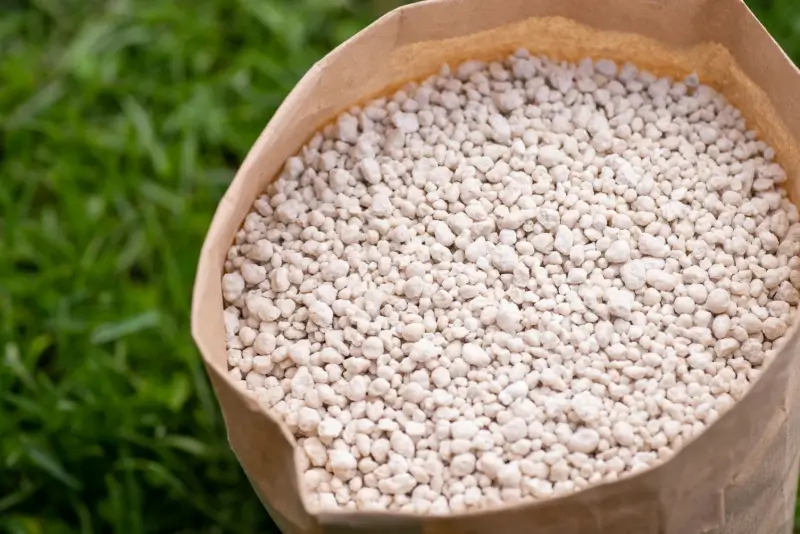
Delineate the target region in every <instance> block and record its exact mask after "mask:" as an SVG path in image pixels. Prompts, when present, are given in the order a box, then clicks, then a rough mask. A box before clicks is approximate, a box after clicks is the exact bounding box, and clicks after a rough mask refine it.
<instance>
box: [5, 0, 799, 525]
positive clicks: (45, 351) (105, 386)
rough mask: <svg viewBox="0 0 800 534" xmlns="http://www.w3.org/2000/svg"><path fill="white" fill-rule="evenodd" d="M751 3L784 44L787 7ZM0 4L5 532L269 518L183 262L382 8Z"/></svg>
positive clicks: (791, 21)
mask: <svg viewBox="0 0 800 534" xmlns="http://www.w3.org/2000/svg"><path fill="white" fill-rule="evenodd" d="M390 1H391V0H390ZM753 4H754V6H755V7H756V8H757V9H758V11H759V14H760V15H761V16H762V19H763V20H764V21H765V23H766V24H767V25H768V26H769V28H770V29H771V31H773V32H774V35H776V37H777V38H778V39H779V40H780V42H781V43H782V44H783V46H784V47H785V48H786V50H787V51H788V52H789V53H791V54H792V55H793V57H795V58H800V4H797V3H796V1H795V0H776V1H774V2H768V1H766V0H764V1H761V2H753ZM0 6H2V7H0V12H2V15H0V532H2V531H7V532H9V533H15V534H16V533H19V534H23V533H24V534H39V533H47V534H51V533H55V534H59V533H62V532H65V533H66V532H80V533H87V534H88V533H107V532H117V533H130V534H138V533H188V532H204V533H223V532H225V533H228V532H237V533H238V532H243V533H250V532H269V531H271V529H273V528H274V527H272V526H271V523H270V521H269V519H268V518H267V516H266V514H265V513H264V512H263V510H262V508H261V506H260V504H259V503H258V501H257V500H256V498H255V497H254V496H253V494H252V492H251V490H250V488H249V486H248V484H247V482H246V480H245V478H244V476H243V475H242V473H241V471H240V469H239V467H238V465H237V464H236V462H235V460H234V458H233V456H232V455H231V453H230V451H229V449H228V447H227V444H226V440H225V431H224V427H223V424H222V420H221V418H220V416H219V414H218V411H217V408H216V405H215V400H214V398H213V394H212V392H211V390H210V388H209V385H208V382H207V380H206V377H205V374H204V370H203V368H202V366H201V364H200V360H199V358H198V357H197V354H196V351H195V349H194V346H193V344H192V341H191V339H190V337H189V325H188V316H189V298H190V297H189V295H190V288H191V284H192V279H193V274H194V268H195V263H196V258H197V255H198V251H199V248H200V244H201V242H202V238H203V235H204V232H205V230H206V227H207V225H208V223H209V221H210V218H211V215H212V213H213V210H214V208H215V206H216V202H217V201H218V199H219V198H220V197H221V195H222V193H223V191H224V190H225V187H226V185H227V184H228V183H229V181H230V179H231V177H232V176H233V173H234V171H235V168H236V166H237V165H238V163H239V162H240V161H241V160H242V158H243V157H244V155H245V153H246V151H247V149H248V148H249V146H250V145H251V143H252V142H253V141H254V139H255V138H256V136H257V135H258V133H259V132H260V130H261V129H262V127H263V126H264V124H265V123H266V122H267V121H268V119H269V117H270V115H271V114H272V112H273V111H274V110H275V108H276V106H277V105H278V104H279V103H280V102H281V100H282V98H283V97H284V96H285V94H286V93H287V92H288V91H289V89H290V88H291V87H292V86H293V85H294V83H295V82H296V81H297V80H298V79H299V77H300V76H301V75H302V74H303V72H305V70H306V69H307V68H308V67H309V66H310V65H311V64H313V62H314V61H315V60H317V59H318V58H320V57H321V56H322V55H324V54H325V53H326V52H327V51H328V50H330V49H331V48H332V47H333V46H335V45H336V44H337V43H339V42H340V41H342V40H343V39H345V38H347V37H348V36H350V35H351V34H353V33H354V32H356V31H357V30H358V29H359V28H361V27H362V26H363V25H365V24H366V23H367V22H369V21H370V20H372V19H373V18H374V16H375V14H376V13H377V12H378V11H380V10H381V9H384V8H386V7H387V5H386V4H383V5H376V4H374V3H372V2H370V1H369V0H205V1H202V0H196V1H189V0H169V1H168V0H136V1H133V0H107V1H102V0H30V1H26V0H0Z"/></svg>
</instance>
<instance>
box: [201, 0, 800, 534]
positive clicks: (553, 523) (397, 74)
mask: <svg viewBox="0 0 800 534" xmlns="http://www.w3.org/2000/svg"><path fill="white" fill-rule="evenodd" d="M520 47H524V48H527V49H528V50H530V51H531V52H532V53H536V54H546V55H548V56H550V57H553V58H557V59H564V60H571V61H577V60H580V59H582V58H584V57H594V58H610V59H615V60H617V61H631V62H633V63H635V64H637V65H638V66H640V67H642V68H645V69H648V70H650V71H652V72H654V73H656V74H662V75H671V76H675V77H684V76H686V75H688V74H690V73H691V72H693V71H696V72H697V73H699V75H700V78H701V80H702V81H703V82H704V83H709V84H711V85H713V86H715V87H716V88H717V89H718V90H720V91H721V92H723V93H724V94H725V95H726V96H727V97H728V98H729V100H731V101H732V103H733V104H734V105H736V106H738V107H739V108H740V109H741V110H742V111H743V112H744V115H745V117H746V118H747V119H748V121H749V124H750V125H751V126H752V127H754V128H755V129H756V130H758V132H759V133H760V134H761V136H762V137H763V138H764V139H765V140H766V141H768V142H769V143H770V144H772V146H773V147H774V148H775V149H776V151H777V154H778V160H779V161H780V163H782V164H783V165H784V168H785V169H786V170H787V172H788V174H789V176H790V180H791V181H790V182H789V183H790V189H791V195H792V198H793V199H794V200H795V201H797V200H798V199H800V191H799V190H798V187H799V186H798V184H800V181H798V179H800V172H798V171H799V170H800V150H798V145H797V142H798V139H800V75H798V71H797V70H796V69H795V68H794V66H793V65H792V64H791V63H790V61H789V60H788V59H787V57H786V56H785V55H784V54H783V52H782V51H781V50H780V48H779V47H778V46H777V44H776V43H775V42H774V41H773V40H772V39H771V38H770V37H769V35H768V34H767V33H766V32H765V30H764V29H763V28H762V27H761V25H760V24H759V23H758V22H757V21H756V19H755V18H754V17H753V15H752V14H751V13H750V12H749V11H748V9H747V7H746V6H745V4H744V3H743V2H742V1H741V0H605V1H597V0H494V1H490V0H433V1H431V2H425V3H420V4H416V5H410V6H407V7H404V8H401V9H397V10H395V11H393V12H391V13H389V14H388V15H386V16H384V17H383V18H381V19H380V20H379V21H378V22H376V23H374V24H373V25H372V26H370V27H369V28H367V29H366V30H365V31H363V32H361V33H360V34H358V35H357V36H355V37H353V38H352V39H350V40H349V41H348V42H346V43H345V44H343V45H342V46H340V47H339V48H337V49H336V50H335V51H333V52H332V53H331V54H329V55H328V56H327V57H325V58H324V59H322V60H321V61H320V62H319V63H317V64H316V65H315V66H314V67H313V68H312V69H311V70H310V71H309V72H308V73H307V74H306V76H305V77H304V78H303V79H302V80H301V81H300V83H299V84H298V85H297V87H295V89H294V91H292V93H291V94H290V95H289V96H288V97H287V99H286V100H285V102H284V103H283V105H282V106H281V108H280V109H279V110H278V112H277V113H276V114H275V116H274V117H273V119H272V120H271V121H270V123H269V125H268V126H267V128H266V129H265V130H264V132H263V133H262V135H261V137H260V138H259V139H258V141H257V142H256V144H255V146H254V147H253V148H252V150H251V151H250V154H249V155H248V156H247V159H246V160H245V162H244V164H243V165H242V168H241V169H240V170H239V172H238V174H237V175H236V178H235V180H234V181H233V183H232V184H231V186H230V188H229V189H228V192H227V193H226V195H225V197H224V198H223V199H222V201H221V203H220V205H219V208H218V210H217V213H216V216H215V217H214V221H213V223H212V225H211V229H210V230H209V233H208V237H207V239H206V242H205V246H204V247H203V251H202V256H201V259H200V264H199V269H198V273H197V282H196V287H195V293H194V303H193V310H192V331H193V334H194V338H195V340H196V342H197V345H198V346H199V348H200V351H201V353H202V355H203V359H204V362H205V365H206V367H207V370H208V374H209V376H210V377H211V380H212V383H213V385H214V389H215V391H216V393H217V396H218V398H219V402H220V405H221V407H222V412H223V415H224V417H225V422H226V425H227V429H228V438H229V440H230V443H231V447H232V448H233V450H234V452H235V453H236V456H237V458H238V459H239V461H240V462H241V464H242V467H243V468H244V470H245V472H246V473H247V475H248V476H249V478H250V480H251V482H252V484H253V487H254V488H255V490H256V492H257V493H258V494H259V496H260V498H261V500H262V501H263V502H264V504H265V506H267V507H268V509H269V510H270V512H271V514H272V516H273V518H274V519H275V520H276V522H277V523H278V525H279V526H280V528H281V529H282V530H283V531H284V532H286V533H287V534H297V533H319V534H322V533H325V534H334V533H337V534H339V533H374V534H381V533H387V534H388V533H396V534H401V533H402V534H468V533H469V534H489V533H495V532H498V533H503V534H514V533H536V534H600V533H603V534H626V533H629V534H694V533H701V532H702V533H715V534H779V533H780V534H786V533H789V532H790V530H791V528H792V519H793V509H794V501H795V493H796V483H797V476H798V458H799V457H798V449H800V394H798V359H799V358H800V354H798V350H797V348H798V347H797V343H798V335H797V332H796V331H795V332H794V334H792V335H791V340H790V341H789V342H788V343H787V344H786V346H785V348H784V349H783V350H782V352H781V353H780V355H779V356H778V357H777V358H776V359H775V360H774V362H773V363H772V365H771V366H770V367H769V368H768V369H767V371H766V372H764V374H763V375H762V377H761V379H760V380H759V381H758V382H757V383H756V384H755V386H754V387H753V389H752V390H751V391H750V393H749V394H748V395H747V396H746V397H745V398H744V399H743V400H742V401H741V402H739V403H738V404H737V405H736V406H735V407H734V408H733V409H732V410H731V411H729V412H728V413H727V414H725V415H724V416H722V417H721V418H720V419H719V420H718V421H717V422H716V423H714V424H713V425H711V427H710V428H709V429H708V430H707V431H706V432H705V433H704V434H702V435H701V436H700V437H698V438H697V439H696V440H694V441H693V442H691V443H690V444H688V445H687V446H686V447H685V448H684V449H683V450H682V451H681V452H680V453H678V454H677V455H675V456H674V457H673V459H672V460H670V461H669V462H667V463H666V464H664V465H661V466H660V467H658V468H656V469H653V470H650V471H648V472H645V473H643V474H640V475H637V476H634V477H631V478H627V479H624V480H622V481H619V482H615V483H612V484H606V485H603V486H599V487H595V488H592V489H589V490H587V491H583V492H579V493H576V494H573V495H570V496H567V497H563V498H558V499H553V500H549V501H545V502H539V503H529V504H522V505H514V506H509V507H506V508H503V509H498V510H492V511H488V512H480V513H469V514H459V515H453V516H449V517H443V518H433V517H419V516H412V515H404V514H397V513H329V514H324V515H319V516H315V515H311V514H309V513H308V511H307V510H306V508H305V507H304V504H303V502H304V501H303V499H304V496H303V493H304V492H303V490H302V489H301V487H300V485H299V483H298V473H297V471H296V469H295V458H294V456H293V445H292V444H293V438H292V436H291V435H290V434H289V432H288V431H287V429H286V428H285V427H284V426H282V425H281V424H280V423H279V422H277V421H276V420H275V419H273V418H272V417H270V415H268V414H267V413H265V412H264V411H263V410H262V409H260V408H259V406H258V405H257V403H256V402H255V401H254V400H252V399H251V398H249V397H247V396H246V395H245V394H243V393H242V392H241V391H239V390H238V389H237V388H236V387H235V386H234V384H233V382H232V381H231V380H230V379H229V378H228V376H227V374H226V351H225V335H224V328H223V321H222V307H223V305H222V295H221V287H220V279H221V276H222V274H223V272H222V265H223V261H224V258H225V255H226V251H227V249H228V247H229V245H230V244H231V242H232V240H233V236H234V234H235V232H236V231H237V229H238V228H239V227H240V225H241V224H242V222H243V219H244V216H245V214H246V213H247V212H248V211H249V210H250V208H251V205H252V202H253V200H254V199H255V198H256V196H257V195H258V194H259V193H261V192H262V191H263V190H264V189H265V187H266V185H267V183H268V182H269V181H270V180H271V179H272V178H273V177H274V176H276V175H277V174H278V173H279V171H280V169H281V167H282V164H283V162H284V160H285V159H286V158H287V157H289V156H291V155H293V154H294V153H295V152H296V151H297V150H298V149H299V148H300V147H301V146H302V145H303V144H304V143H305V142H306V141H307V140H308V139H309V138H310V136H311V135H312V133H313V132H314V131H315V130H317V129H318V128H319V127H321V126H322V125H323V124H325V123H326V122H327V121H329V120H331V119H332V118H334V116H335V115H336V114H337V113H338V112H340V111H342V110H343V109H346V108H347V107H349V105H351V104H353V103H355V102H358V101H363V100H365V99H367V98H369V97H374V96H377V95H379V94H381V93H385V92H388V91H389V90H390V89H392V88H396V87H397V86H399V85H402V84H403V83H404V82H408V81H410V80H414V79H420V78H423V77H425V76H427V75H430V74H433V73H435V72H436V71H437V70H438V68H439V67H440V66H441V65H442V64H443V63H446V62H449V63H451V64H455V63H458V62H459V61H461V60H465V59H495V58H500V57H502V56H504V55H506V54H509V53H511V52H513V51H514V50H516V49H517V48H520Z"/></svg>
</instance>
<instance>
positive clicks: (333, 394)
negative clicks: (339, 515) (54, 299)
mask: <svg viewBox="0 0 800 534" xmlns="http://www.w3.org/2000/svg"><path fill="white" fill-rule="evenodd" d="M773 156H774V152H773V150H772V149H771V148H769V147H768V146H767V145H766V144H764V143H763V142H761V141H758V140H756V136H755V134H754V132H751V131H747V129H746V126H745V121H744V120H743V118H742V116H741V114H740V113H739V112H738V111H737V110H736V109H734V108H733V107H731V106H730V105H729V104H728V103H727V102H726V101H725V100H724V99H723V98H722V97H721V96H720V95H718V94H717V93H715V92H714V90H712V89H711V88H709V87H706V86H701V85H699V84H698V83H697V80H696V78H694V77H690V78H687V79H686V80H684V81H683V82H677V83H676V82H673V81H672V80H669V79H658V78H656V77H654V76H652V75H650V74H648V73H646V72H641V71H639V70H637V69H636V68H635V67H633V66H632V65H624V66H622V67H621V68H618V66H617V65H616V64H615V63H613V62H611V61H607V60H600V61H595V62H593V61H591V60H585V61H582V62H581V63H579V64H567V63H556V62H552V61H549V60H547V59H543V58H538V57H531V56H530V55H528V54H527V53H525V52H518V53H517V54H515V55H514V56H512V57H510V58H508V59H507V60H506V61H504V62H497V63H490V64H485V63H479V62H467V63H464V64H462V65H460V66H459V67H458V68H457V69H456V70H455V71H453V72H451V71H450V70H449V69H448V68H446V67H445V68H443V70H442V71H441V73H440V74H439V75H438V76H434V77H432V78H430V79H428V80H426V81H424V82H422V83H421V84H419V85H412V86H409V87H407V88H406V89H405V90H403V91H400V92H397V93H396V94H394V95H393V96H392V98H391V99H384V100H378V101H375V102H372V103H370V104H368V105H366V107H364V108H353V109H351V110H350V111H349V112H348V113H344V114H342V115H341V116H339V117H338V119H337V120H336V121H335V123H334V124H331V125H329V126H328V127H326V128H325V129H324V130H323V131H322V132H321V133H318V134H317V135H316V136H315V137H314V138H313V139H311V141H310V142H309V143H308V145H307V146H306V147H304V148H303V149H302V151H301V152H300V153H299V155H297V156H296V157H293V158H290V159H289V160H288V161H287V163H286V166H285V170H284V172H283V174H282V176H281V177H280V178H279V179H278V180H277V181H276V182H275V183H274V184H272V185H271V186H270V190H269V191H268V194H267V195H265V196H262V197H261V198H259V199H257V200H256V202H255V206H254V210H253V211H252V212H251V213H250V214H249V215H248V216H247V218H246V221H245V223H244V227H243V229H242V230H241V231H240V232H239V233H238V234H237V235H236V241H235V244H234V245H233V246H232V247H231V249H230V252H229V254H228V259H227V261H226V263H225V270H226V273H227V274H225V275H224V277H223V280H222V285H223V292H224V299H225V301H226V303H227V304H226V305H227V306H228V307H227V308H226V309H225V312H224V317H225V325H226V329H227V343H228V362H229V365H230V376H231V377H232V378H233V379H234V380H237V381H240V382H239V383H240V384H241V386H242V388H243V389H244V390H245V391H247V392H249V394H250V395H253V396H254V397H255V398H257V399H258V400H259V401H260V402H261V403H263V405H264V406H266V407H267V408H269V409H270V410H271V412H272V413H273V414H275V415H276V416H277V417H279V418H281V419H282V420H283V421H284V422H285V424H286V425H287V426H288V428H289V429H290V430H291V431H292V432H293V433H294V435H295V436H296V438H297V442H298V447H299V448H300V449H301V450H302V451H304V452H305V455H303V461H302V462H301V463H302V465H301V466H300V468H301V469H302V470H303V473H304V475H303V480H304V484H305V486H306V487H307V488H308V490H309V492H310V494H311V496H312V497H311V500H312V502H311V503H310V505H311V506H313V507H314V508H315V509H333V508H344V509H359V510H366V509H389V510H401V511H412V512H417V513H422V514H446V513H451V512H461V511H465V510H470V509H479V508H486V507H489V506H495V505H497V504H499V503H511V502H516V501H519V500H521V499H544V498H548V497H552V496H555V495H563V494H567V493H570V492H574V491H577V490H581V489H583V488H586V487H588V486H591V485H594V484H599V483H603V482H608V481H613V480H616V479H618V478H620V477H623V476H626V475H629V474H630V473H635V472H637V471H640V470H643V469H648V468H650V467H652V466H654V465H657V464H659V463H660V462H663V461H665V460H667V459H668V458H669V457H670V456H671V455H672V454H674V452H675V451H676V450H677V449H678V448H680V447H681V446H682V444H685V443H686V442H687V441H688V440H690V439H692V438H693V437H695V436H697V435H698V434H699V433H700V432H702V431H703V429H704V428H705V427H706V426H707V425H708V424H710V423H711V422H713V421H714V420H715V419H716V418H718V417H719V415H720V414H721V413H723V412H725V411H726V410H727V409H729V408H730V407H731V406H732V405H733V403H735V402H736V401H737V400H739V399H741V398H742V396H743V395H744V394H745V393H746V392H747V390H748V388H749V387H750V385H751V384H752V383H753V382H754V381H755V380H756V379H757V377H758V375H759V373H760V372H761V370H762V369H763V368H764V366H765V365H767V364H768V363H769V361H770V359H771V358H772V357H773V356H774V354H775V352H776V350H777V348H778V347H779V346H780V343H781V340H782V338H783V337H784V336H785V334H786V333H787V329H788V327H790V326H791V325H792V323H793V320H794V318H795V313H796V311H795V308H796V305H797V303H798V300H800V294H798V291H797V289H796V288H797V287H800V285H799V284H800V273H799V272H798V267H800V259H798V258H797V257H795V255H796V254H797V253H798V252H799V251H800V249H799V248H798V245H797V242H798V238H800V224H798V212H797V210H796V208H795V207H794V206H793V205H792V204H790V202H789V201H788V199H787V198H786V195H785V193H784V192H783V191H782V189H781V188H780V187H779V185H778V184H780V183H781V182H784V181H785V180H786V175H785V173H784V172H783V170H782V169H781V168H780V167H779V166H778V164H776V163H774V162H773V161H772V160H773Z"/></svg>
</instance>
